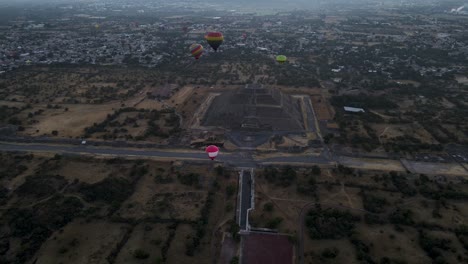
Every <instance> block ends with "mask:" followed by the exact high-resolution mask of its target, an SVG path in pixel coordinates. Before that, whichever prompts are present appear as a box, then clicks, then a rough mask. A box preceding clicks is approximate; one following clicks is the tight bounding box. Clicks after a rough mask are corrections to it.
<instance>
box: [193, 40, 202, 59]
mask: <svg viewBox="0 0 468 264" xmlns="http://www.w3.org/2000/svg"><path fill="white" fill-rule="evenodd" d="M190 53H192V56H193V57H194V58H195V59H196V60H198V59H199V58H200V57H201V55H202V54H203V46H202V45H200V44H192V45H190Z"/></svg>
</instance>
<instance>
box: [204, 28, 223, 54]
mask: <svg viewBox="0 0 468 264" xmlns="http://www.w3.org/2000/svg"><path fill="white" fill-rule="evenodd" d="M205 39H206V41H207V42H208V44H210V46H211V47H212V48H213V49H214V50H215V51H216V50H218V48H219V46H220V45H221V43H223V40H224V37H223V33H221V32H208V33H206V35H205Z"/></svg>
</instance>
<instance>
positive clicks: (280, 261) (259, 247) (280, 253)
mask: <svg viewBox="0 0 468 264" xmlns="http://www.w3.org/2000/svg"><path fill="white" fill-rule="evenodd" d="M244 239H245V240H244V246H243V249H242V263H245V264H292V263H293V257H294V256H293V245H292V244H291V242H289V240H288V237H287V236H284V235H278V234H249V235H247V236H245V238H244Z"/></svg>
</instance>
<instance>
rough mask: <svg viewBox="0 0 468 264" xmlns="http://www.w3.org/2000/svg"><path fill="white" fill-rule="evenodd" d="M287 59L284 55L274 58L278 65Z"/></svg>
mask: <svg viewBox="0 0 468 264" xmlns="http://www.w3.org/2000/svg"><path fill="white" fill-rule="evenodd" d="M287 59H288V58H286V56H284V55H278V56H276V61H277V62H279V63H280V64H283V63H285V62H286V61H287Z"/></svg>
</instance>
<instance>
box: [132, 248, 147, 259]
mask: <svg viewBox="0 0 468 264" xmlns="http://www.w3.org/2000/svg"><path fill="white" fill-rule="evenodd" d="M133 257H135V258H136V259H147V258H148V257H149V253H148V252H146V251H144V250H143V249H137V250H135V251H133Z"/></svg>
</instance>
